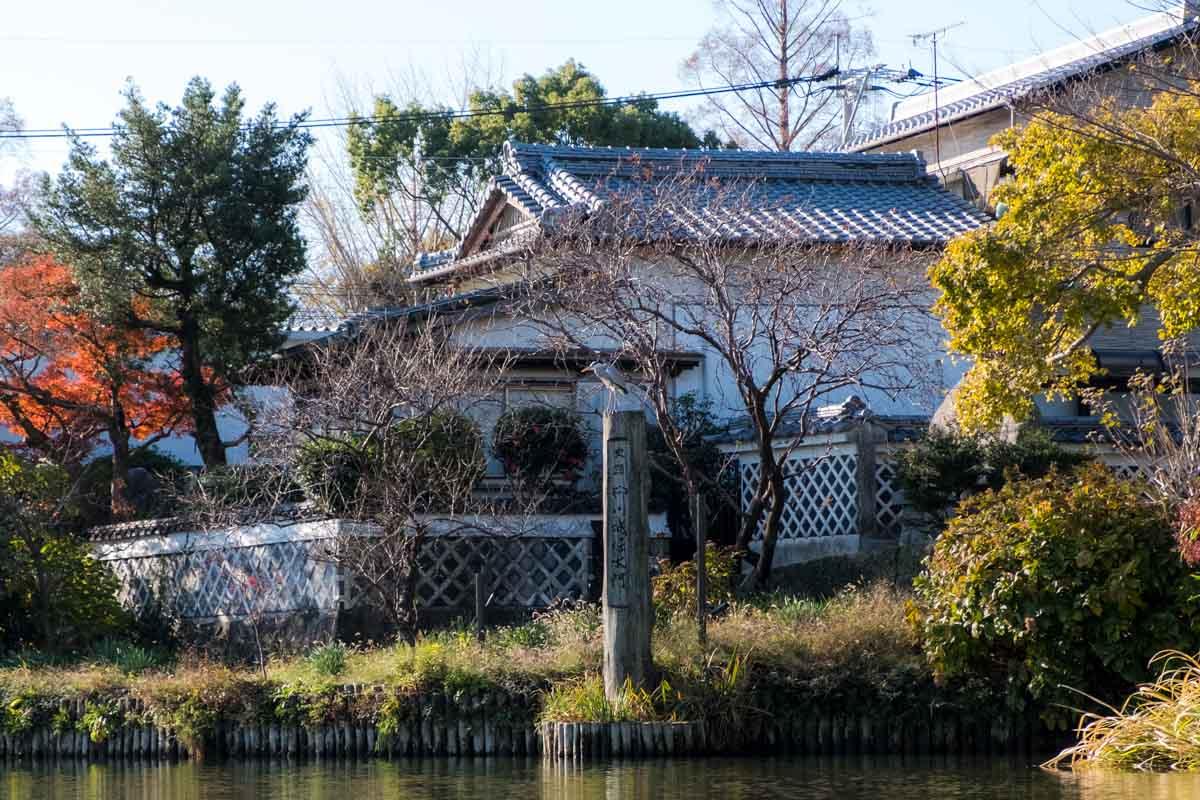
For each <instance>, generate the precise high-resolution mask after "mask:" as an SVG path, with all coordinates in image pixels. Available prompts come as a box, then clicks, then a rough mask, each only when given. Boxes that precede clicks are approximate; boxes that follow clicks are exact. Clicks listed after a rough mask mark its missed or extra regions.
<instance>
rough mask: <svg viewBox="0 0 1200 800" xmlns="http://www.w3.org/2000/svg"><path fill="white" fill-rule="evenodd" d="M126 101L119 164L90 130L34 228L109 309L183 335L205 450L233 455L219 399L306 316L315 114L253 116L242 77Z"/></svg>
mask: <svg viewBox="0 0 1200 800" xmlns="http://www.w3.org/2000/svg"><path fill="white" fill-rule="evenodd" d="M126 100H127V105H126V107H125V109H124V110H123V111H121V113H120V115H119V117H118V119H117V123H116V128H117V133H116V135H115V136H114V138H113V141H112V155H111V159H109V160H106V159H103V158H101V157H100V156H99V155H98V154H97V152H96V150H95V148H94V147H93V146H92V145H90V144H88V143H87V142H85V141H83V140H82V139H80V138H78V137H77V138H76V139H75V140H74V142H73V143H72V147H71V155H70V159H69V160H68V162H67V164H66V166H65V167H64V168H63V171H62V173H61V174H60V175H59V177H58V179H57V180H51V179H49V178H47V179H46V181H45V184H44V185H43V191H42V195H41V198H40V199H39V202H38V203H37V207H36V208H35V209H34V210H33V213H32V215H31V216H32V223H33V227H34V228H35V230H36V231H37V232H38V233H39V234H40V235H41V236H42V237H44V238H45V239H46V241H47V242H49V243H50V244H51V246H52V247H53V248H54V250H55V251H56V252H57V254H58V255H59V256H60V258H62V259H63V260H64V261H65V262H66V263H69V264H71V265H73V267H74V269H75V271H76V279H77V280H78V282H79V285H80V287H81V289H82V291H83V294H84V297H85V298H87V299H88V300H89V301H90V302H91V303H93V304H94V306H95V309H96V311H97V312H98V313H99V314H101V315H103V314H109V315H110V316H112V317H113V321H114V322H120V323H121V324H123V325H126V326H128V327H129V328H130V329H135V330H147V331H153V332H156V333H159V334H162V335H165V336H168V337H170V338H171V339H172V341H173V342H174V344H175V346H176V347H175V349H176V353H177V361H176V364H175V366H176V368H177V369H178V371H179V375H180V378H181V385H182V387H183V392H184V393H185V394H186V395H187V398H188V400H189V402H190V405H191V413H192V417H193V428H194V432H195V437H196V444H197V447H198V449H199V451H200V455H201V457H202V458H203V459H204V463H205V465H207V466H213V465H217V464H223V463H225V460H226V459H225V450H226V446H227V445H226V443H224V442H222V440H221V435H220V432H219V431H218V429H217V420H216V414H217V410H218V409H217V406H218V397H219V396H220V394H221V392H222V391H223V390H224V389H225V388H226V387H228V386H230V385H235V384H236V383H237V381H238V377H239V374H240V372H241V370H242V368H243V367H245V366H246V365H247V364H248V363H251V362H253V361H254V360H256V359H259V358H261V357H263V356H265V355H266V354H268V353H269V352H270V351H271V350H272V349H273V348H275V347H276V346H277V345H278V344H279V342H280V339H281V329H282V326H283V323H284V321H285V320H286V319H287V318H288V317H289V315H290V314H291V313H292V311H293V305H294V304H293V301H292V300H291V298H290V297H289V295H288V291H287V290H288V287H289V285H290V283H291V281H292V280H293V279H294V277H295V276H296V275H297V274H298V273H300V272H301V270H303V269H304V266H305V247H304V239H303V238H302V236H301V234H300V230H299V224H298V221H297V211H298V206H299V204H300V203H301V202H302V201H303V200H304V198H305V196H306V194H307V191H308V187H307V185H306V184H305V182H304V171H305V166H306V156H307V151H308V148H309V146H310V144H311V142H312V139H311V137H310V136H309V134H308V133H307V132H305V131H304V130H303V129H302V128H301V127H300V123H301V122H302V121H303V115H299V116H294V117H292V118H291V119H289V120H287V121H280V120H279V118H278V117H277V116H276V113H275V108H274V106H273V105H267V106H265V107H264V108H263V109H262V110H261V111H260V112H259V113H258V114H257V115H256V116H254V117H247V116H245V115H244V110H245V101H244V100H243V98H242V95H241V91H240V89H239V88H238V87H237V86H236V85H231V86H230V87H229V88H228V89H226V90H225V93H224V94H223V95H222V96H221V97H220V99H219V101H218V99H217V97H216V94H215V92H214V91H213V89H212V87H211V85H210V84H209V83H208V82H207V81H205V80H203V79H201V78H193V79H192V80H191V81H190V82H189V83H188V86H187V89H186V90H185V91H184V94H183V101H182V104H181V105H180V106H179V107H177V108H175V109H171V108H169V107H167V106H166V105H165V104H161V103H160V104H158V105H157V106H154V107H151V106H148V105H147V104H146V103H145V101H144V100H143V98H142V97H141V95H140V94H139V92H138V91H137V89H136V87H132V86H131V87H130V88H129V89H128V90H127V92H126ZM131 298H138V299H144V300H145V301H146V302H144V303H142V302H138V303H131V302H130V299H131ZM130 309H144V311H141V312H137V313H131V312H130Z"/></svg>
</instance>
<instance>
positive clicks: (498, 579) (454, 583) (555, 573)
mask: <svg viewBox="0 0 1200 800" xmlns="http://www.w3.org/2000/svg"><path fill="white" fill-rule="evenodd" d="M591 562H592V538H591V537H560V536H530V537H506V536H438V537H432V538H430V539H429V540H428V542H427V543H426V544H425V547H424V549H423V552H422V556H421V564H420V567H421V572H420V577H419V582H418V585H417V601H418V603H419V604H420V605H421V606H423V607H426V608H437V607H466V606H469V605H471V604H472V603H473V602H474V592H475V575H476V574H477V573H478V572H479V570H480V568H481V567H486V575H487V583H486V584H485V586H486V590H485V593H486V594H487V595H488V596H489V597H490V598H491V605H492V606H495V607H500V608H541V607H545V606H548V605H551V604H552V603H554V602H555V601H558V600H578V599H581V598H583V597H584V596H585V595H586V594H587V590H588V582H589V580H590V577H591Z"/></svg>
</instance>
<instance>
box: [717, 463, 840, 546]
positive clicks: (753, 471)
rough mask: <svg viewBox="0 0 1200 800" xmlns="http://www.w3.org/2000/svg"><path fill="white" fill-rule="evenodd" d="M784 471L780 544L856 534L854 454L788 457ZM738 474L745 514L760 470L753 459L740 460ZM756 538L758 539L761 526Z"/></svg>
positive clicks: (752, 496)
mask: <svg viewBox="0 0 1200 800" xmlns="http://www.w3.org/2000/svg"><path fill="white" fill-rule="evenodd" d="M786 467H787V475H788V477H787V478H786V480H785V486H786V488H787V502H786V504H785V505H784V509H783V516H782V518H781V520H780V532H779V538H780V539H781V540H785V539H805V538H811V537H821V536H843V535H850V534H856V533H858V522H857V521H858V480H857V477H856V474H857V469H858V458H857V456H856V455H855V454H854V453H851V452H833V453H822V454H821V455H816V456H803V455H792V456H790V457H789V458H788V459H787V462H786ZM739 474H740V477H741V504H742V510H743V511H746V510H747V509H748V508H749V507H750V503H751V502H752V501H753V499H754V495H755V493H756V492H757V491H758V483H759V480H760V478H761V476H762V469H761V466H760V464H759V463H758V461H757V460H756V459H754V460H750V459H743V460H742V461H740V463H739ZM756 535H757V536H760V537H761V536H762V525H761V524H760V526H759V531H758V533H757V534H756Z"/></svg>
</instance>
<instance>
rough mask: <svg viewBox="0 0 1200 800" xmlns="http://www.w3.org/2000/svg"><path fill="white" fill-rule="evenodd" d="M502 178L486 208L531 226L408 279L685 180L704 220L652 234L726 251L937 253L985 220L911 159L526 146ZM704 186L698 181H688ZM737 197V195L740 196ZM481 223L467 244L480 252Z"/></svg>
mask: <svg viewBox="0 0 1200 800" xmlns="http://www.w3.org/2000/svg"><path fill="white" fill-rule="evenodd" d="M503 163H504V171H503V173H502V174H501V175H499V176H497V177H495V178H493V179H492V181H491V182H490V184H489V195H488V196H489V199H490V200H492V201H493V202H495V201H498V200H503V201H506V202H510V203H512V204H514V205H516V206H517V207H519V208H520V209H522V210H523V211H524V212H525V213H526V214H528V215H529V217H530V219H529V220H528V221H527V222H525V223H521V224H519V225H517V226H514V227H513V228H511V229H510V230H508V231H505V232H504V233H503V234H501V236H502V237H503V238H501V239H499V240H498V241H495V242H493V243H490V245H491V246H490V247H489V248H487V249H482V250H478V251H473V252H467V251H466V249H465V245H460V247H459V248H458V249H456V250H455V251H452V252H451V253H450V254H447V253H446V252H445V251H443V252H440V253H436V254H423V255H421V256H419V257H418V258H417V260H416V262H415V264H414V268H413V274H412V278H411V280H413V281H427V280H433V279H436V278H439V277H441V276H443V275H446V274H447V273H449V272H453V271H456V270H458V269H460V268H462V267H464V266H468V265H470V264H472V263H478V262H479V261H486V260H491V259H493V258H496V257H498V256H503V255H507V254H509V253H513V252H519V251H521V250H523V249H524V248H526V247H527V246H528V245H529V243H530V242H531V241H532V240H533V239H534V238H535V237H536V236H537V235H538V234H539V233H540V232H541V231H542V230H544V229H545V228H546V227H548V226H550V225H552V224H553V222H554V220H555V218H556V216H557V215H558V214H561V213H563V212H565V211H567V210H569V209H570V210H575V209H583V210H587V209H596V208H598V207H600V206H601V205H602V204H604V203H606V202H611V201H613V200H615V199H618V198H620V199H622V200H626V201H628V200H632V201H633V202H634V204H635V206H636V204H639V203H643V204H644V205H645V207H646V208H647V209H649V208H651V207H652V204H653V203H654V202H655V200H656V198H657V194H656V193H657V191H658V190H659V189H660V188H661V186H662V181H666V180H670V179H672V178H674V179H676V180H678V179H680V178H681V177H682V178H684V181H683V185H685V186H687V187H689V188H688V190H689V191H693V192H694V194H695V197H696V209H697V211H699V212H702V213H695V214H686V215H685V214H676V215H674V216H673V218H672V220H671V223H670V225H669V226H667V227H664V228H661V229H659V228H656V229H655V230H653V231H650V233H651V234H652V235H661V236H670V237H705V238H709V237H714V236H716V237H720V238H723V239H727V240H729V241H744V242H759V241H796V242H851V241H862V242H876V243H906V244H917V245H928V244H941V243H944V242H946V241H948V240H949V239H951V238H953V237H954V236H956V235H958V234H960V233H963V232H965V231H969V230H973V229H975V228H977V227H979V226H980V225H983V224H985V223H986V222H987V220H988V218H987V217H986V216H985V215H983V214H982V213H981V212H979V211H978V210H977V209H975V208H974V206H972V205H970V204H968V203H966V202H965V201H963V200H961V199H960V198H957V197H955V196H954V195H952V194H950V193H949V192H947V191H945V190H944V189H942V188H940V187H939V186H938V185H937V183H936V181H933V180H932V179H930V178H928V177H927V175H926V169H925V164H924V162H922V161H921V160H920V159H919V158H918V157H916V156H915V155H912V154H908V153H887V154H861V153H851V154H847V153H775V152H762V151H749V150H672V149H646V148H607V147H606V148H599V147H561V146H551V145H531V144H521V143H517V142H510V143H508V144H506V145H505V148H504V159H503ZM694 175H703V177H704V178H705V181H689V180H687V179H688V178H690V177H692V176H694ZM714 178H715V179H717V180H724V181H725V184H724V185H735V186H738V187H739V191H738V192H737V200H738V203H737V205H736V207H735V206H734V205H733V204H731V203H723V202H721V201H718V200H715V199H713V198H714V195H715V193H714V191H713V189H712V187H711V185H709V184H708V180H709V179H714ZM743 186H744V188H742V187H743ZM489 207H490V208H494V206H489V205H488V204H485V207H484V210H483V211H482V212H481V216H480V217H479V218H478V219H477V221H476V223H475V225H473V226H472V229H471V230H472V233H471V234H468V236H466V237H465V238H464V240H463V241H464V242H467V243H469V242H473V241H476V239H477V236H476V235H475V234H476V233H477V232H478V226H479V225H481V224H483V222H484V221H485V220H486V219H488V218H489V217H488V216H487V214H488V209H489Z"/></svg>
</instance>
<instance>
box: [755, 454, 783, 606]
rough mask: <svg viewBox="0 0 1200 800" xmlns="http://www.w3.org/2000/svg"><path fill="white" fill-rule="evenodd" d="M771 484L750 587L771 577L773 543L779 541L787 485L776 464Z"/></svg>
mask: <svg viewBox="0 0 1200 800" xmlns="http://www.w3.org/2000/svg"><path fill="white" fill-rule="evenodd" d="M769 483H770V486H771V511H770V513H768V514H767V524H766V525H765V526H764V527H763V538H762V553H761V554H760V555H759V558H758V563H756V564H755V565H754V572H753V573H751V575H750V587H751V588H755V589H757V588H759V587H762V586H765V585H766V582H767V580H768V579H769V578H770V577H771V564H772V562H774V561H775V544H776V542H778V541H779V523H780V520H782V519H783V507H784V504H785V503H787V487H786V486H785V485H784V476H783V470H782V468H781V467H779V466H778V465H776V467H775V469H774V470H773V471H772V475H771V477H770V479H769Z"/></svg>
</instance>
